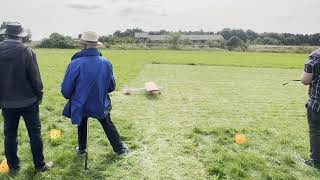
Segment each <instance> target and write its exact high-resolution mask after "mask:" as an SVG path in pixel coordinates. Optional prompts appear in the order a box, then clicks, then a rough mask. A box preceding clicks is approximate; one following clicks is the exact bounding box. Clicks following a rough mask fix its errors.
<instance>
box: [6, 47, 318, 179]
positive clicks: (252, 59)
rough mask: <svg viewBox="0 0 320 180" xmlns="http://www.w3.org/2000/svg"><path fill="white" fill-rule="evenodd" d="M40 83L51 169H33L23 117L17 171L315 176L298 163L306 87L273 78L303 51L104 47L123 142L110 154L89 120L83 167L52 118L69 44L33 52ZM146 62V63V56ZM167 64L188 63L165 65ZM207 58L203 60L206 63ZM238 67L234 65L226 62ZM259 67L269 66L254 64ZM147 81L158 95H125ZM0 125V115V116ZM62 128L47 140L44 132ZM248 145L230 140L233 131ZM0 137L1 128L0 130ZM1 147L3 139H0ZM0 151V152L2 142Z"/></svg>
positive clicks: (93, 175)
mask: <svg viewBox="0 0 320 180" xmlns="http://www.w3.org/2000/svg"><path fill="white" fill-rule="evenodd" d="M36 52H37V54H38V57H39V65H40V68H41V73H42V76H43V81H44V84H45V88H46V89H45V92H46V93H45V98H44V101H43V104H42V105H41V119H42V126H43V128H42V132H43V139H44V148H45V156H46V159H48V160H52V161H54V163H55V167H54V168H53V169H52V170H51V171H49V172H48V173H46V174H39V175H36V176H34V175H33V167H32V166H33V165H32V157H31V153H30V147H29V143H28V136H27V133H26V129H25V127H24V123H21V124H20V129H19V154H20V158H21V160H22V167H23V168H22V171H21V172H20V173H19V174H18V175H17V176H15V178H16V179H85V178H86V179H318V177H319V176H320V173H319V172H318V171H316V170H314V169H312V168H309V167H306V166H304V165H303V164H302V163H301V162H300V160H299V159H300V158H307V157H308V153H309V145H308V136H307V121H306V118H305V108H304V102H305V100H306V90H307V89H306V88H305V87H303V86H302V85H299V84H294V83H292V84H289V85H287V86H282V83H283V82H285V81H287V80H290V79H296V78H298V77H299V76H300V73H301V69H302V67H303V63H304V61H305V59H306V57H307V55H299V54H271V53H265V54H263V53H235V52H205V51H199V52H194V51H191V52H189V51H119V50H112V51H104V52H103V54H104V55H106V56H108V57H109V58H110V59H111V60H112V63H113V65H114V68H115V73H116V76H117V82H118V84H119V91H117V92H115V93H113V94H112V97H111V98H112V102H113V107H114V109H113V111H112V117H113V121H114V123H115V124H116V126H117V127H118V129H119V131H120V134H121V135H122V137H123V139H124V140H125V142H126V143H127V145H128V146H129V147H130V149H131V151H132V152H131V153H130V155H129V156H128V157H125V158H119V157H117V156H116V155H114V154H113V152H112V150H111V147H110V144H109V142H108V141H107V139H106V138H105V136H104V134H103V130H102V128H101V127H100V125H99V123H98V122H97V121H90V130H91V131H90V142H89V151H90V153H91V154H90V156H89V158H90V159H89V167H90V170H89V171H88V172H85V171H84V170H83V158H79V157H78V156H77V155H76V154H75V152H74V148H75V146H76V145H77V135H76V127H74V126H72V125H71V123H70V121H69V120H68V119H65V118H63V117H62V116H61V111H62V108H63V105H64V103H65V100H64V99H63V98H62V97H61V95H60V83H61V80H62V78H63V75H64V71H65V69H66V66H67V64H68V63H69V58H70V57H71V55H72V54H73V53H74V52H75V51H74V50H36ZM152 63H153V64H152ZM172 64H190V65H197V64H198V65H201V66H190V65H189V66H188V65H172ZM206 65H209V66H206ZM228 66H242V67H228ZM263 67H268V68H263ZM149 80H154V81H155V82H157V83H158V84H159V85H160V86H162V87H164V91H163V94H162V95H160V96H157V97H152V96H145V95H134V96H124V95H123V94H122V92H121V91H120V90H121V89H122V85H123V84H128V85H130V86H133V87H140V86H143V83H144V82H146V81H149ZM0 125H1V126H0V131H1V132H2V131H3V119H2V117H1V118H0ZM53 127H57V128H59V129H62V130H63V139H62V141H61V142H60V143H58V144H54V145H52V144H51V143H50V140H49V130H50V129H51V128H53ZM238 132H240V133H244V134H246V135H247V137H248V139H249V141H248V144H246V145H243V146H239V145H236V144H235V143H234V142H233V136H234V134H235V133H238ZM0 139H1V142H0V143H1V144H3V142H2V141H3V134H2V133H1V134H0ZM2 147H3V145H2ZM0 153H1V154H0V159H3V158H4V154H3V149H2V150H1V152H0Z"/></svg>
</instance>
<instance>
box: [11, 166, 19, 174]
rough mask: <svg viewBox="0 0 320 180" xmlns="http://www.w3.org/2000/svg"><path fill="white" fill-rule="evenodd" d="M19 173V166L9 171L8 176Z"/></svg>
mask: <svg viewBox="0 0 320 180" xmlns="http://www.w3.org/2000/svg"><path fill="white" fill-rule="evenodd" d="M19 171H20V165H18V166H16V167H14V168H10V169H9V173H10V174H17V173H18V172H19Z"/></svg>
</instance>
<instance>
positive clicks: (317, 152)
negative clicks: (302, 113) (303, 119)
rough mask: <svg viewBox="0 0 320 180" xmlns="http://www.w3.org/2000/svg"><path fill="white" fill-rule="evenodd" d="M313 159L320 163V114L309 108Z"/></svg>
mask: <svg viewBox="0 0 320 180" xmlns="http://www.w3.org/2000/svg"><path fill="white" fill-rule="evenodd" d="M307 116H308V124H309V136H310V150H311V156H310V157H311V159H313V160H315V161H319V162H320V112H315V111H313V110H312V109H311V108H308V113H307Z"/></svg>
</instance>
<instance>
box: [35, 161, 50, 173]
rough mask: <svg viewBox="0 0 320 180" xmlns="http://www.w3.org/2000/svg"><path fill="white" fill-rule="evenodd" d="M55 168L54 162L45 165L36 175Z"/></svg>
mask: <svg viewBox="0 0 320 180" xmlns="http://www.w3.org/2000/svg"><path fill="white" fill-rule="evenodd" d="M52 166H53V162H51V161H50V162H47V163H45V165H44V166H43V167H42V168H39V169H36V172H35V173H38V172H43V173H44V172H46V171H48V170H49V169H50V168H52Z"/></svg>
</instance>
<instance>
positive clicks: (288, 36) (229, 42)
mask: <svg viewBox="0 0 320 180" xmlns="http://www.w3.org/2000/svg"><path fill="white" fill-rule="evenodd" d="M5 27H6V23H5V22H4V23H2V24H1V25H0V29H3V28H5ZM137 32H144V31H143V30H142V29H140V28H132V29H127V30H125V31H120V30H117V31H115V32H114V33H113V34H111V35H107V36H100V38H99V41H101V42H102V43H104V44H105V45H106V47H109V46H111V45H115V44H138V43H141V42H139V40H138V39H136V38H135V33H137ZM147 33H149V34H150V35H169V36H170V39H168V41H167V42H166V43H170V42H171V44H172V43H173V45H172V46H173V47H177V45H179V44H182V45H190V44H192V43H191V42H190V41H187V40H184V41H183V42H182V41H180V42H179V41H178V39H179V38H177V36H179V35H182V34H185V35H215V34H219V35H222V36H223V37H224V39H225V42H223V43H220V44H219V43H217V42H212V41H209V42H207V43H208V44H207V45H208V46H209V47H218V48H228V49H233V48H237V47H240V48H241V49H246V47H248V46H249V45H282V46H320V41H319V40H320V33H316V34H292V33H272V32H264V33H257V32H254V31H252V30H243V29H231V28H225V29H223V30H221V31H218V32H212V31H203V30H199V31H178V32H172V31H167V30H159V31H149V32H147ZM4 38H5V37H3V36H0V41H2V40H4ZM24 41H25V42H30V41H31V34H30V35H29V36H28V37H26V38H24ZM158 43H159V42H158ZM38 46H39V47H43V48H75V47H77V46H78V45H77V42H76V41H75V39H74V38H72V37H70V36H64V35H62V34H59V33H52V34H51V35H50V36H49V37H48V38H45V39H43V40H42V41H41V43H40V44H39V45H38Z"/></svg>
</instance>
